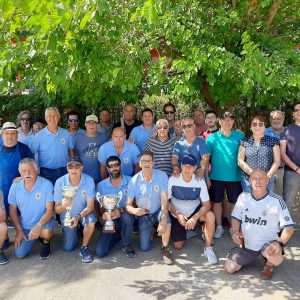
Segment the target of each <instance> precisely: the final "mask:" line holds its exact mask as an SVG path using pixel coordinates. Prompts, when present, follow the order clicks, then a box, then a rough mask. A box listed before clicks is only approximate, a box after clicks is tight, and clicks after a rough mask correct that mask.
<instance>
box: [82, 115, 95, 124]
mask: <svg viewBox="0 0 300 300" xmlns="http://www.w3.org/2000/svg"><path fill="white" fill-rule="evenodd" d="M85 122H96V123H98V117H97V116H96V115H89V116H87V117H86V118H85Z"/></svg>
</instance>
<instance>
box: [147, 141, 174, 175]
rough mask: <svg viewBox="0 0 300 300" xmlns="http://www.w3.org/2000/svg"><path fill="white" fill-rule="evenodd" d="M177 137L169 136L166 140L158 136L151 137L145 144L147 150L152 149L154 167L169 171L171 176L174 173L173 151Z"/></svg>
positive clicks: (168, 173)
mask: <svg viewBox="0 0 300 300" xmlns="http://www.w3.org/2000/svg"><path fill="white" fill-rule="evenodd" d="M176 141H177V139H176V137H174V136H172V137H170V136H169V137H168V138H167V140H166V141H164V142H162V141H160V140H159V139H158V138H157V137H150V138H149V139H148V140H147V142H146V146H145V151H149V150H150V151H151V152H153V155H154V163H155V165H154V168H155V169H159V170H161V171H164V172H166V173H167V175H168V177H170V176H171V175H172V173H173V168H172V152H173V148H174V144H175V143H176Z"/></svg>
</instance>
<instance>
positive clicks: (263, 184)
mask: <svg viewBox="0 0 300 300" xmlns="http://www.w3.org/2000/svg"><path fill="white" fill-rule="evenodd" d="M250 183H251V186H252V189H253V192H260V193H266V192H267V185H268V183H269V177H268V175H267V173H266V172H265V171H264V170H261V169H255V170H253V171H252V173H251V174H250Z"/></svg>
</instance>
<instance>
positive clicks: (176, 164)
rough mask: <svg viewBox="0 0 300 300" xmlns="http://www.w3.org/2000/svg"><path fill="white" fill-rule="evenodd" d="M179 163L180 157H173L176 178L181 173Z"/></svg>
mask: <svg viewBox="0 0 300 300" xmlns="http://www.w3.org/2000/svg"><path fill="white" fill-rule="evenodd" d="M178 161H179V158H178V156H176V155H172V167H173V174H174V176H175V177H178V176H179V174H180V172H181V170H180V168H179V165H178Z"/></svg>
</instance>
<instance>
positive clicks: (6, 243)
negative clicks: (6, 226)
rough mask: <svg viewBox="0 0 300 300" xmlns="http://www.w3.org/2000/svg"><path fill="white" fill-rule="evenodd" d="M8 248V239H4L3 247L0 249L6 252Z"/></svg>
mask: <svg viewBox="0 0 300 300" xmlns="http://www.w3.org/2000/svg"><path fill="white" fill-rule="evenodd" d="M8 247H9V238H7V239H5V241H4V243H3V246H2V249H3V250H7V249H8Z"/></svg>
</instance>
